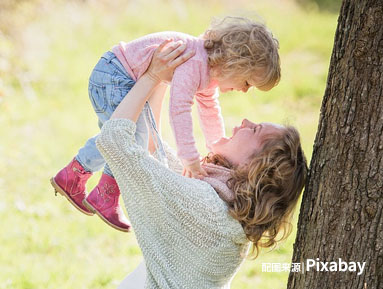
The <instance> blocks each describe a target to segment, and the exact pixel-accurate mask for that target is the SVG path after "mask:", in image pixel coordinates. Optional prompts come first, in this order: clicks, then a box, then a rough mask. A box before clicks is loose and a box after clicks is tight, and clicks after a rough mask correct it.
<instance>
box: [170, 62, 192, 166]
mask: <svg viewBox="0 0 383 289" xmlns="http://www.w3.org/2000/svg"><path fill="white" fill-rule="evenodd" d="M199 84H200V72H199V63H198V61H193V60H189V61H187V62H186V63H184V64H182V65H180V66H178V67H177V68H176V70H175V71H174V75H173V79H172V83H171V87H170V100H169V119H170V124H171V127H172V130H173V134H174V137H175V141H176V146H177V155H178V157H179V158H180V159H182V160H183V162H184V163H185V164H187V163H192V162H194V161H196V160H198V159H199V153H198V151H197V148H196V145H195V140H194V136H193V122H192V105H193V103H194V101H193V98H194V95H195V94H196V92H197V90H198V87H199Z"/></svg>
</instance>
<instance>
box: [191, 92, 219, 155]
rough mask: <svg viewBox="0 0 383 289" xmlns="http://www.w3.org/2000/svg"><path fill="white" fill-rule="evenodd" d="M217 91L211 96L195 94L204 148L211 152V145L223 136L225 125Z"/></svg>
mask: <svg viewBox="0 0 383 289" xmlns="http://www.w3.org/2000/svg"><path fill="white" fill-rule="evenodd" d="M218 95H219V94H218V90H217V89H216V90H214V92H212V93H211V94H197V95H196V100H197V107H198V116H199V119H200V123H201V128H202V132H203V134H204V136H205V139H206V147H207V148H208V150H209V151H211V144H212V143H214V142H215V141H217V140H219V139H221V138H222V137H224V136H225V125H224V122H223V117H222V114H221V107H220V105H219V102H218Z"/></svg>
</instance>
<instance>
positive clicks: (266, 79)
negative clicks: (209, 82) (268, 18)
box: [203, 16, 281, 91]
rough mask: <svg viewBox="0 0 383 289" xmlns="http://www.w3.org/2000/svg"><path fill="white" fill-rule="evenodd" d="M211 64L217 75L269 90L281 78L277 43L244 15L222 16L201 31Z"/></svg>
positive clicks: (271, 35)
mask: <svg viewBox="0 0 383 289" xmlns="http://www.w3.org/2000/svg"><path fill="white" fill-rule="evenodd" d="M203 38H204V39H205V43H204V47H205V49H206V50H207V54H208V62H209V66H210V67H218V70H219V71H220V73H219V74H220V75H225V76H228V77H236V78H239V77H240V78H241V79H246V80H252V81H253V82H254V83H255V86H256V87H257V88H258V89H260V90H265V91H267V90H270V89H271V88H273V87H274V86H275V85H277V84H278V82H279V80H280V78H281V68H280V59H279V54H278V48H279V43H278V40H277V39H275V38H274V37H273V34H272V33H271V32H270V31H269V30H268V29H267V28H266V26H265V25H264V24H262V23H258V22H254V21H252V20H250V19H247V18H243V17H231V16H228V17H225V18H224V19H223V20H221V21H216V22H213V23H212V25H211V27H210V28H209V29H208V30H207V31H206V32H205V33H204V35H203Z"/></svg>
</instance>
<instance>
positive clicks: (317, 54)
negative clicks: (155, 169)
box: [0, 0, 340, 289]
mask: <svg viewBox="0 0 383 289" xmlns="http://www.w3.org/2000/svg"><path fill="white" fill-rule="evenodd" d="M297 1H298V0H297ZM0 3H1V4H0V163H1V166H0V218H1V228H2V230H1V234H0V236H1V237H0V248H1V252H0V288H17V289H19V288H20V289H21V288H23V289H32V288H60V289H65V288H68V289H69V288H70V289H74V288H76V289H77V288H79V289H81V288H115V287H116V286H117V285H118V284H119V282H120V281H121V280H122V279H123V278H124V277H125V276H126V275H127V274H128V273H129V272H130V271H132V270H133V269H134V268H135V267H136V266H137V265H138V263H139V261H140V260H141V253H140V249H139V248H138V246H137V243H136V241H135V236H134V233H130V234H126V233H121V232H118V231H116V230H114V229H112V228H110V227H108V226H106V225H105V224H104V223H103V222H102V221H101V220H100V219H98V218H97V217H87V216H85V215H83V214H81V213H79V212H77V211H76V210H75V209H74V208H72V206H70V205H69V203H68V202H67V201H66V200H65V199H64V198H63V197H61V196H57V197H56V196H55V195H54V191H53V189H52V187H51V186H50V183H49V179H50V177H52V176H54V175H55V174H56V172H57V171H58V170H59V169H61V168H62V167H63V166H64V165H66V164H67V163H68V162H69V161H70V160H71V159H72V158H73V156H74V155H75V154H76V153H77V150H78V149H79V148H80V147H81V146H82V145H83V144H84V142H85V141H86V140H87V139H88V138H89V137H90V136H92V135H94V134H96V133H97V132H98V126H97V119H96V115H95V113H94V112H93V110H92V107H91V104H90V101H89V100H88V95H87V86H88V77H89V75H90V72H91V70H92V68H93V67H94V65H95V64H96V62H97V61H98V59H99V57H100V56H101V55H102V53H103V52H105V51H107V50H108V49H109V48H110V47H111V46H113V45H114V44H116V43H117V42H118V41H120V40H124V41H129V40H132V39H134V38H136V37H139V36H141V35H145V34H148V33H152V32H157V31H163V30H176V31H181V32H185V33H189V34H192V35H196V36H197V35H200V34H201V33H203V32H204V30H205V29H206V28H207V27H208V25H209V23H210V21H211V19H212V17H214V16H218V17H219V16H225V15H233V14H234V15H242V16H248V17H252V18H262V19H263V20H264V21H265V22H266V24H267V25H268V26H269V28H270V29H271V30H272V31H273V33H274V35H275V36H276V37H277V38H278V39H279V42H280V54H281V62H282V80H281V82H280V84H279V85H278V86H277V87H276V88H274V89H273V90H271V91H270V92H266V93H263V92H259V91H257V90H250V91H249V92H248V93H247V94H244V93H240V92H232V93H227V94H222V95H221V97H220V101H221V106H222V111H223V116H224V118H225V123H226V128H227V132H228V133H230V132H231V129H232V128H233V127H234V126H235V125H238V124H239V123H240V122H241V120H242V119H243V118H244V117H247V118H249V119H250V120H253V121H255V122H262V121H271V122H276V123H288V124H292V125H294V126H296V127H297V128H298V129H299V131H300V132H301V136H302V142H303V147H304V150H305V152H306V155H307V157H308V159H310V156H311V151H312V145H313V141H314V137H315V133H316V129H317V124H318V118H319V109H320V103H321V99H322V96H323V93H324V89H325V85H326V79H327V71H328V65H329V60H330V55H331V50H332V45H333V39H334V32H335V28H336V20H337V16H338V15H337V14H338V10H339V3H340V1H329V0H317V1H309V0H306V1H305V0H299V1H298V2H295V1H293V0H290V1H289V0H269V1H261V0H259V1H257V0H236V1H232V0H222V1H218V0H184V1H177V0H147V1H136V0H135V1H134V0H131V1H123V0H110V1H106V0H102V1H101V0H100V1H96V0H94V1H91V0H88V1H85V0H82V1H80V0H77V1H74V0H68V1H64V0H52V1H43V0H29V1H27V0H25V1H20V0H19V1H15V0H1V2H0ZM326 3H327V4H326ZM328 3H330V4H328ZM167 115H168V114H167V109H166V110H165V111H164V119H163V124H162V129H163V136H164V139H166V140H167V141H168V142H169V143H170V144H174V140H173V137H172V135H171V132H170V129H169V125H168V119H167ZM194 123H195V136H196V139H197V140H198V147H199V149H200V151H201V153H206V150H205V148H204V145H203V143H204V142H203V136H202V134H201V132H200V130H199V128H198V122H197V121H195V122H194ZM98 176H99V173H98V174H95V176H94V177H92V178H91V180H90V182H89V183H88V190H91V189H92V188H93V187H94V186H95V185H96V183H97V180H98ZM298 210H299V208H297V211H296V214H295V218H294V231H293V233H292V234H291V235H290V237H289V238H288V240H287V241H285V242H284V243H282V244H280V245H279V246H278V247H277V248H276V249H275V250H273V251H271V252H268V251H267V250H265V251H262V253H261V255H260V257H259V258H258V259H256V260H255V261H246V262H245V263H244V265H243V266H242V267H241V269H240V271H239V273H238V274H237V275H236V277H235V279H234V281H233V283H232V288H233V289H245V288H246V289H250V288H265V289H269V288H270V289H279V288H285V286H286V282H287V277H288V273H287V272H284V273H278V272H274V273H265V272H262V263H273V262H276V263H290V262H291V256H292V246H293V243H294V240H295V234H296V222H297V217H298V212H299V211H298Z"/></svg>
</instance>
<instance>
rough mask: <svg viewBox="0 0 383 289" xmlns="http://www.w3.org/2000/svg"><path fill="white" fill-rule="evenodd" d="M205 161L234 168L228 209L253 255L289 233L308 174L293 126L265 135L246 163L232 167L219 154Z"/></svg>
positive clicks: (230, 182)
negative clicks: (250, 243)
mask: <svg viewBox="0 0 383 289" xmlns="http://www.w3.org/2000/svg"><path fill="white" fill-rule="evenodd" d="M205 161H206V162H209V163H214V164H217V165H221V166H224V167H227V168H231V169H234V173H233V175H232V177H231V178H230V179H229V181H228V183H227V185H228V187H229V188H231V189H232V190H233V191H234V193H235V198H234V201H232V202H230V203H228V206H229V213H230V215H231V216H232V217H233V218H234V219H236V220H238V221H239V222H240V223H241V225H242V227H243V229H244V232H245V234H246V236H247V238H248V239H249V240H250V241H251V242H252V244H253V248H252V252H251V253H252V254H251V255H253V257H254V259H255V258H257V257H258V253H259V248H260V247H263V248H268V247H274V246H275V245H276V244H277V242H280V241H282V240H284V239H286V238H287V237H288V236H289V235H290V233H291V230H292V225H291V219H292V216H293V210H294V207H295V206H296V204H297V202H298V199H299V196H300V194H301V192H302V189H303V186H304V184H305V180H306V175H307V162H306V158H305V155H304V153H303V150H302V148H301V144H300V138H299V133H298V131H297V130H296V129H295V128H294V127H292V126H286V127H285V128H284V129H283V132H282V133H281V134H278V135H274V136H269V137H268V138H267V139H265V141H264V142H263V144H262V150H261V151H260V152H257V153H255V154H254V155H253V156H252V157H251V161H250V162H249V163H248V164H247V165H244V166H239V167H233V166H232V165H231V164H230V163H229V162H228V161H227V160H226V159H225V158H224V157H222V156H221V155H218V154H215V155H214V154H211V155H208V156H207V157H206V158H205ZM280 232H282V236H281V237H280V239H278V240H277V235H278V234H279V233H280Z"/></svg>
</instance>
